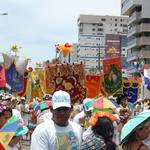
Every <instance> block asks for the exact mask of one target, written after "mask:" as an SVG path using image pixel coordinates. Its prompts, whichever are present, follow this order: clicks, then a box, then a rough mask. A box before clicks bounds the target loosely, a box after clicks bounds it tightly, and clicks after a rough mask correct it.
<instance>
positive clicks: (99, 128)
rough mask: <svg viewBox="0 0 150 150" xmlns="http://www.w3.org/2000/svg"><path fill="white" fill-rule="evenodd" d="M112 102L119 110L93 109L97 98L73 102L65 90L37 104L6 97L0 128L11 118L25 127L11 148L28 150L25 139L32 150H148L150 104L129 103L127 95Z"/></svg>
mask: <svg viewBox="0 0 150 150" xmlns="http://www.w3.org/2000/svg"><path fill="white" fill-rule="evenodd" d="M99 99H103V96H101V97H99ZM107 99H108V101H110V103H111V104H113V105H114V106H115V107H113V108H111V107H110V108H109V106H108V107H107V108H103V109H94V107H93V103H94V102H95V101H96V100H95V99H92V98H86V99H84V100H83V102H82V103H76V104H72V103H71V97H70V94H69V93H67V92H66V91H62V90H59V91H56V92H54V93H53V95H45V96H44V97H43V99H39V98H38V97H37V98H35V99H34V100H33V102H32V103H28V102H27V100H26V98H25V97H13V96H11V95H9V96H5V97H4V98H3V97H2V98H1V100H0V130H1V129H3V127H4V126H5V124H6V123H7V121H8V120H9V119H10V118H11V117H12V116H16V117H17V118H18V120H19V122H18V123H19V124H20V126H19V128H18V129H17V130H16V133H15V135H14V136H13V138H12V139H11V141H10V142H9V144H8V146H7V150H25V149H26V148H25V146H23V144H22V141H23V140H29V141H31V146H30V149H31V150H80V149H81V150H119V149H123V150H149V149H150V130H149V129H150V100H149V99H145V100H142V99H138V100H137V101H136V102H135V103H130V102H128V97H127V96H126V95H125V94H118V95H117V96H116V97H113V96H110V97H108V98H107ZM100 105H101V104H100ZM0 134H1V132H0Z"/></svg>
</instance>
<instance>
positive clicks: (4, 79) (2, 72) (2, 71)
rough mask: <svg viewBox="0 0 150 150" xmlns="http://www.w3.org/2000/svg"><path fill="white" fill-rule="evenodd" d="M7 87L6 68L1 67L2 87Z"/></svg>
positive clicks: (0, 85) (0, 80) (0, 81)
mask: <svg viewBox="0 0 150 150" xmlns="http://www.w3.org/2000/svg"><path fill="white" fill-rule="evenodd" d="M5 86H6V78H5V68H4V66H2V65H0V87H5Z"/></svg>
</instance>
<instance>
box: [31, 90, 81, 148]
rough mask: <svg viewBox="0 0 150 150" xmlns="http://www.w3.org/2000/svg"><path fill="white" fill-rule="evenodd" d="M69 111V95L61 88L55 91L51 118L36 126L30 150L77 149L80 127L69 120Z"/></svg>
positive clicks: (70, 108) (79, 139)
mask: <svg viewBox="0 0 150 150" xmlns="http://www.w3.org/2000/svg"><path fill="white" fill-rule="evenodd" d="M71 111H72V107H71V99H70V95H69V94H68V93H67V92H65V91H62V90H60V91H56V92H55V93H54V94H53V96H52V119H51V120H49V121H45V122H43V123H41V124H39V125H38V126H37V127H36V129H35V130H34V132H33V134H32V140H31V150H61V149H66V150H73V149H75V150H79V149H80V144H81V137H82V128H81V126H80V125H78V124H76V123H74V122H72V121H69V118H70V114H71Z"/></svg>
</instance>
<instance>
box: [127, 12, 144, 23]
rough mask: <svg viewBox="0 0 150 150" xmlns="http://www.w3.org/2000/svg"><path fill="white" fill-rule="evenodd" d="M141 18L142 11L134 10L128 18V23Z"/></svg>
mask: <svg viewBox="0 0 150 150" xmlns="http://www.w3.org/2000/svg"><path fill="white" fill-rule="evenodd" d="M140 19H141V12H136V11H135V12H134V13H133V14H132V15H131V16H130V17H129V18H128V25H129V24H131V23H134V22H136V21H138V20H140Z"/></svg>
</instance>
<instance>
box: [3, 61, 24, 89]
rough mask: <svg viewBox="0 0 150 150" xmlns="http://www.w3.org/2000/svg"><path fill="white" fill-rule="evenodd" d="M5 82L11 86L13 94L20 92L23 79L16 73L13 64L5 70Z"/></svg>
mask: <svg viewBox="0 0 150 150" xmlns="http://www.w3.org/2000/svg"><path fill="white" fill-rule="evenodd" d="M6 81H7V83H8V84H9V85H10V86H11V88H12V91H13V92H21V91H22V89H23V84H24V77H23V76H21V75H20V74H19V73H18V72H17V70H16V67H15V65H14V64H13V65H12V66H11V67H10V68H9V69H7V70H6Z"/></svg>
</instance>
